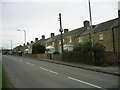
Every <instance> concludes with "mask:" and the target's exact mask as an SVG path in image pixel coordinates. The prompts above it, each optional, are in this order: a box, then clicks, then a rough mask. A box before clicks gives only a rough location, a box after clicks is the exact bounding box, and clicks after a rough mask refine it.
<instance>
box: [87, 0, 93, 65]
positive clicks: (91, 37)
mask: <svg viewBox="0 0 120 90" xmlns="http://www.w3.org/2000/svg"><path fill="white" fill-rule="evenodd" d="M88 3H89V16H90V29H91V33H90V40H91V43H92V48H93V42H94V38H93V27H92V15H91V5H90V0H88ZM92 61H93V65H94V51H93V50H92Z"/></svg>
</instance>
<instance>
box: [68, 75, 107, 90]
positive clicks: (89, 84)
mask: <svg viewBox="0 0 120 90" xmlns="http://www.w3.org/2000/svg"><path fill="white" fill-rule="evenodd" d="M68 78H69V79H71V80H74V81H78V82H81V83H84V84H87V85H90V86H93V87H95V88H100V89H102V90H107V89H104V88H102V87H100V86H97V85H94V84H91V83H88V82H85V81H82V80H79V79H75V78H72V77H68Z"/></svg>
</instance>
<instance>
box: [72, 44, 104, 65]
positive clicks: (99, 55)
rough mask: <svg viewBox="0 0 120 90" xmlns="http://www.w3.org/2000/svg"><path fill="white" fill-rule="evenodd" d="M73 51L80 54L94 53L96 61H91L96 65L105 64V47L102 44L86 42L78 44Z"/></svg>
mask: <svg viewBox="0 0 120 90" xmlns="http://www.w3.org/2000/svg"><path fill="white" fill-rule="evenodd" d="M73 51H75V52H76V51H79V52H82V53H83V52H93V55H94V61H91V63H93V64H94V65H102V64H105V63H106V61H105V56H104V54H103V53H104V51H105V50H104V47H103V45H101V44H100V43H95V44H93V47H92V43H91V42H86V43H84V44H78V45H76V46H75V47H74V49H73Z"/></svg>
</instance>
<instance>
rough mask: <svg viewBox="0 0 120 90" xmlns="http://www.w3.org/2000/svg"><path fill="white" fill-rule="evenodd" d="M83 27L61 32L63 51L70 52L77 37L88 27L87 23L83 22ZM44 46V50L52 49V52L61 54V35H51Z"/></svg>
mask: <svg viewBox="0 0 120 90" xmlns="http://www.w3.org/2000/svg"><path fill="white" fill-rule="evenodd" d="M83 25H84V26H83V27H81V28H77V29H74V30H71V31H69V30H68V29H64V32H63V35H62V36H63V48H64V50H68V51H70V50H72V49H73V47H74V45H76V44H77V42H78V40H77V35H78V34H79V33H82V32H83V31H85V30H86V29H87V28H88V27H89V21H84V23H83ZM44 43H45V44H46V48H54V49H52V50H53V51H52V52H55V51H58V52H61V35H56V36H55V34H54V33H51V37H50V38H49V39H48V40H46V41H45V42H44Z"/></svg>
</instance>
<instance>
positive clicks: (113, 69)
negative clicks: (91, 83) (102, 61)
mask: <svg viewBox="0 0 120 90" xmlns="http://www.w3.org/2000/svg"><path fill="white" fill-rule="evenodd" d="M35 59H37V60H41V61H46V62H51V63H56V64H62V65H67V66H71V67H77V68H81V69H86V70H91V71H96V72H102V73H106V74H111V75H116V76H120V72H119V68H120V67H117V66H116V67H115V66H109V67H99V66H92V65H86V64H73V63H68V62H64V61H58V60H49V59H38V58H35Z"/></svg>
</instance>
